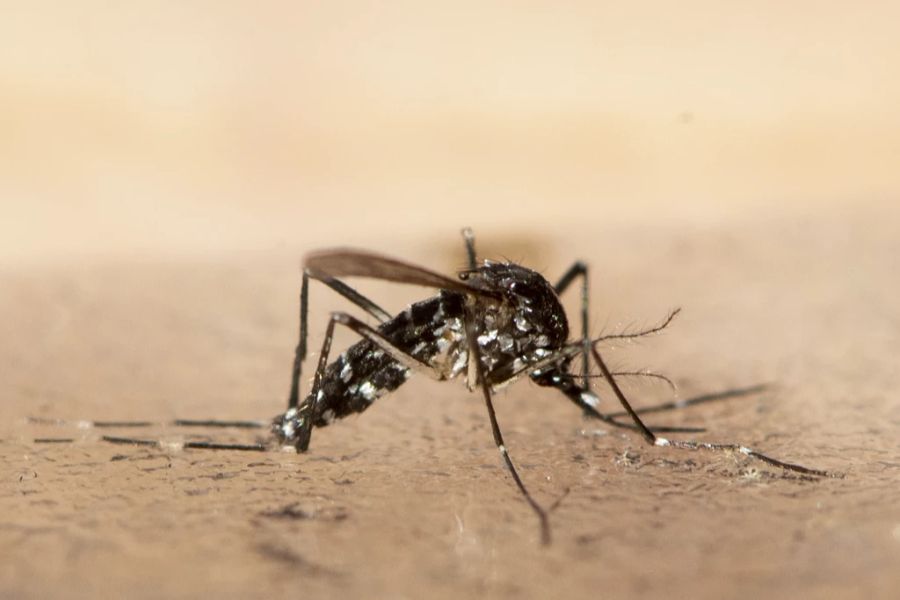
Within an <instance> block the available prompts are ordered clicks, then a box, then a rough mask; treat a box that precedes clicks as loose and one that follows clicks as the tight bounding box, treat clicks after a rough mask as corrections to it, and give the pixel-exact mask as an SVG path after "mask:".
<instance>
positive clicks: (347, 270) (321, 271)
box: [303, 248, 497, 298]
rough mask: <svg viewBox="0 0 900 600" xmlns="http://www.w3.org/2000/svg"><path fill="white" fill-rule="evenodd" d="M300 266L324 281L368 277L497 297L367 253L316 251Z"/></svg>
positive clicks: (412, 266) (437, 275)
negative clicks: (329, 278) (319, 276)
mask: <svg viewBox="0 0 900 600" xmlns="http://www.w3.org/2000/svg"><path fill="white" fill-rule="evenodd" d="M303 265H304V266H305V267H306V268H307V269H309V270H310V271H312V272H314V273H315V274H317V275H321V276H325V277H369V278H372V279H383V280H384V281H393V282H396V283H408V284H412V285H422V286H425V287H433V288H440V289H445V290H450V291H454V292H460V293H463V294H469V295H473V296H482V297H490V298H496V297H497V294H495V293H494V292H491V291H489V290H483V289H480V288H477V287H474V286H472V285H469V284H467V283H466V282H464V281H461V280H459V279H452V278H450V277H447V276H446V275H441V274H440V273H436V272H434V271H431V270H430V269H426V268H425V267H420V266H418V265H413V264H411V263H408V262H405V261H402V260H398V259H396V258H391V257H389V256H383V255H381V254H376V253H374V252H368V251H366V250H352V249H345V248H337V249H329V250H318V251H316V252H311V253H310V254H307V255H306V258H305V259H304V261H303Z"/></svg>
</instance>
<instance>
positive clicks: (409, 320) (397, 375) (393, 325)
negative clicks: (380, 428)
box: [304, 292, 468, 427]
mask: <svg viewBox="0 0 900 600" xmlns="http://www.w3.org/2000/svg"><path fill="white" fill-rule="evenodd" d="M463 305H464V298H463V297H462V296H461V295H459V294H456V293H453V292H441V294H439V295H437V296H433V297H431V298H428V299H427V300H423V301H422V302H417V303H415V304H413V305H412V306H410V307H409V308H407V309H406V310H405V311H403V312H401V313H400V314H398V315H397V316H396V317H394V318H393V319H391V320H389V321H386V322H384V323H382V324H381V325H380V326H379V327H378V331H379V332H380V333H381V334H383V335H384V336H385V337H386V338H387V339H388V340H390V341H391V342H392V343H393V344H394V345H395V346H397V348H399V349H400V350H403V351H404V352H406V353H407V354H409V355H411V356H413V357H415V358H417V359H418V360H420V361H422V362H423V363H426V364H429V365H431V366H432V367H434V368H436V369H439V370H442V371H443V372H444V375H445V378H446V379H451V378H453V377H455V376H456V375H458V374H459V372H460V371H462V370H463V369H465V366H466V360H467V356H468V353H467V352H466V347H465V333H464V330H465V327H464V325H463V320H462V319H463ZM410 375H412V372H411V371H410V369H408V368H407V367H405V366H404V365H402V364H400V363H399V362H398V361H396V360H395V359H394V358H392V357H391V356H390V355H389V354H388V353H386V352H385V351H384V350H382V349H381V348H379V347H378V346H377V345H376V344H375V343H374V342H371V341H369V340H362V341H359V342H357V343H356V344H354V345H352V346H350V347H349V348H348V349H347V350H345V351H344V352H343V353H342V354H341V355H340V356H338V357H337V359H335V360H334V362H332V363H331V364H329V365H328V367H327V368H326V369H325V374H324V376H323V379H322V388H321V390H320V392H319V394H318V396H319V397H318V401H317V402H316V404H317V410H316V413H317V415H316V417H317V418H316V419H315V420H314V421H313V425H315V426H317V427H322V426H324V425H328V424H329V423H330V422H331V421H333V420H334V419H340V418H343V417H346V416H347V415H349V414H352V413H359V412H363V411H364V410H366V409H367V408H369V406H371V405H372V403H373V402H375V400H377V399H378V398H380V397H381V396H383V395H384V394H386V393H388V392H392V391H394V390H396V389H397V388H398V387H400V386H401V385H403V383H405V382H406V380H407V379H408V378H409V377H410ZM314 400H315V399H314V398H312V397H311V396H308V397H307V398H306V400H305V401H304V404H311V403H313V402H314Z"/></svg>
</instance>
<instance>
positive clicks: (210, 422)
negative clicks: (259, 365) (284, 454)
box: [28, 417, 270, 429]
mask: <svg viewBox="0 0 900 600" xmlns="http://www.w3.org/2000/svg"><path fill="white" fill-rule="evenodd" d="M28 422H29V423H34V424H36V425H59V426H74V427H78V428H79V429H139V428H145V427H216V428H221V429H266V428H268V427H269V425H270V423H269V421H221V420H218V419H175V420H174V421H67V420H65V419H48V418H44V417H28Z"/></svg>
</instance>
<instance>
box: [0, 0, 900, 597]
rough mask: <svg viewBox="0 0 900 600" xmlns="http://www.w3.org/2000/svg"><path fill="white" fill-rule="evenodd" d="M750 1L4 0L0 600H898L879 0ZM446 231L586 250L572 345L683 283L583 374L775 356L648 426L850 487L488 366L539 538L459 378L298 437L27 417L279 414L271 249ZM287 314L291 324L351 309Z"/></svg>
mask: <svg viewBox="0 0 900 600" xmlns="http://www.w3.org/2000/svg"><path fill="white" fill-rule="evenodd" d="M770 4H771V5H770V6H767V5H766V3H756V4H754V5H753V6H744V7H742V9H741V10H737V9H736V8H735V7H734V6H727V7H726V6H725V5H723V4H721V3H718V2H695V3H685V4H681V5H679V9H678V12H668V11H665V10H663V7H662V6H648V7H645V8H628V9H612V8H609V7H602V5H599V4H598V3H595V2H583V3H573V4H572V5H571V7H570V8H569V9H567V10H565V11H564V10H562V9H559V8H555V6H556V5H555V4H552V3H543V4H542V3H529V5H528V9H527V10H526V9H523V8H521V7H517V8H516V9H511V8H509V7H508V6H505V5H504V4H503V3H499V2H496V3H472V4H471V5H468V6H467V5H465V4H459V3H454V6H457V8H454V9H452V10H451V9H433V8H425V6H429V7H430V6H431V5H430V4H428V5H426V4H423V3H407V4H402V3H397V4H392V5H391V6H390V7H384V6H381V5H376V4H372V5H371V6H368V5H366V6H364V5H363V4H362V3H335V2H329V3H309V4H295V3H285V4H283V5H282V4H277V3H267V4H266V6H267V8H258V7H253V8H252V9H250V8H247V7H248V6H249V5H246V4H243V3H235V4H233V5H229V4H227V3H222V2H215V3H209V4H206V5H205V4H203V3H193V4H190V5H189V4H186V3H185V4H182V3H172V4H169V5H166V6H167V7H162V6H160V5H159V3H155V2H146V3H141V2H129V3H121V4H110V3H100V2H82V3H46V4H43V5H42V4H41V3H38V2H31V3H24V4H20V5H18V6H17V7H15V8H13V7H6V8H4V10H3V13H4V18H3V19H0V44H2V45H3V47H2V48H0V50H2V51H0V109H2V110H0V115H2V116H0V202H2V206H0V314H2V315H3V317H4V318H3V319H0V398H2V400H0V440H2V441H0V462H2V465H0V473H3V477H2V479H0V557H2V558H0V597H15V598H19V597H25V598H43V597H48V596H57V597H121V596H123V595H127V596H129V597H163V596H165V597H172V596H174V597H196V596H200V595H201V594H203V595H206V594H210V595H215V596H218V597H235V598H238V597H247V596H251V595H257V596H263V595H265V596H297V597H303V598H319V597H322V598H325V597H337V596H341V595H343V596H347V597H375V598H419V597H426V596H427V597H444V598H458V597H465V596H468V597H496V598H521V597H535V598H536V597H558V598H579V597H581V598H595V597H602V596H606V595H608V596H611V597H639V596H644V597H659V596H661V595H667V596H673V597H685V598H687V597H692V598H737V597H747V598H750V597H763V596H765V597H781V598H795V597H799V596H803V597H814V598H872V597H876V598H895V597H897V596H898V593H900V592H898V590H900V575H898V573H900V509H898V508H897V497H898V494H897V487H898V486H897V480H898V475H900V443H898V439H900V436H898V426H900V402H898V400H897V390H898V389H900V375H898V370H897V368H896V364H897V359H896V357H897V356H898V354H900V309H898V308H897V306H898V303H897V298H898V297H900V289H898V285H897V283H896V282H897V281H898V280H900V278H898V266H897V256H898V255H900V242H898V240H900V211H898V206H900V169H897V164H898V161H900V117H898V115H900V112H898V111H897V110H896V107H897V106H900V89H898V87H897V85H898V79H897V77H896V73H897V72H900V38H898V36H897V35H896V23H897V20H898V16H900V15H898V14H897V8H896V3H884V4H879V3H864V4H860V5H859V6H858V7H853V8H849V7H842V6H841V5H840V4H835V5H834V6H833V7H828V6H827V5H825V4H823V3H810V4H809V5H807V6H803V3H799V4H798V3H793V4H792V5H791V7H790V8H787V7H785V6H784V5H783V3H775V2H773V3H770ZM462 225H472V226H473V227H475V229H476V232H477V234H478V235H479V241H480V245H481V247H482V249H483V251H484V253H485V254H486V255H490V256H507V257H509V258H512V259H515V260H517V261H522V262H523V263H525V264H528V265H530V266H533V267H536V268H538V269H540V270H542V271H543V272H545V273H547V274H548V276H555V275H556V274H558V273H559V272H561V271H562V269H564V268H565V267H566V266H567V265H568V263H569V262H570V261H571V260H573V259H574V258H583V259H586V260H587V261H588V262H590V264H591V265H592V266H593V268H594V272H593V281H594V292H595V295H594V298H593V302H592V313H593V315H594V328H593V329H594V331H595V333H599V332H600V331H603V330H606V331H608V330H612V329H616V328H618V327H621V326H628V325H629V324H638V325H640V324H650V323H653V322H655V321H656V320H657V319H658V318H660V317H661V316H662V315H664V314H665V313H666V311H667V310H668V309H670V308H672V307H674V306H682V307H683V308H684V313H683V314H682V315H681V316H680V317H679V319H678V321H677V322H676V323H675V324H674V325H673V327H672V328H671V329H670V330H669V331H668V332H667V333H666V334H665V335H663V336H660V337H657V338H653V339H650V340H646V341H645V342H642V343H641V344H638V345H634V346H628V347H623V348H617V349H614V350H610V351H609V352H608V353H607V354H608V357H609V359H610V361H611V362H612V363H613V364H615V365H618V366H622V367H626V368H651V369H654V370H658V371H662V372H664V373H666V374H668V375H670V376H671V377H673V378H674V379H675V380H676V382H677V383H678V384H679V386H680V395H681V397H683V398H689V397H691V396H694V395H696V394H702V393H706V392H714V391H719V390H724V389H728V388H731V387H734V386H744V385H752V384H757V383H761V382H772V383H774V384H775V385H774V386H773V387H772V388H771V389H770V390H769V391H767V392H764V393H761V394H757V395H755V396H750V397H746V398H742V399H739V400H733V401H730V402H726V403H719V404H712V405H706V406H703V407H695V408H691V409H689V410H685V411H683V412H680V413H674V414H669V415H666V416H659V417H656V418H655V419H653V420H652V421H653V422H656V423H664V422H665V423H684V424H693V425H701V426H704V427H707V428H709V432H708V433H707V434H706V437H708V438H710V439H715V440H722V441H739V442H743V443H745V444H748V445H751V446H753V447H755V448H758V449H760V450H764V451H768V452H770V453H771V454H773V455H775V456H777V457H780V458H784V459H787V460H795V461H798V462H802V463H804V464H807V465H810V466H815V467H823V468H829V469H836V470H839V471H842V472H845V473H846V475H847V476H846V477H845V478H844V479H833V480H825V481H819V482H808V481H803V480H798V479H797V478H793V477H785V476H783V474H782V473H780V472H779V471H777V470H771V469H762V468H759V467H758V466H757V465H753V464H749V463H746V462H743V461H739V460H737V459H736V458H734V457H728V456H715V455H706V454H689V453H684V452H677V451H662V450H657V449H652V448H646V447H644V445H643V444H642V443H641V441H640V440H639V439H638V438H636V437H634V436H630V435H625V436H623V435H620V434H619V433H616V432H612V433H607V434H605V435H602V434H599V433H597V430H596V428H595V427H594V426H593V424H591V423H586V422H584V421H582V420H581V418H580V416H579V414H578V411H576V410H574V409H573V408H572V407H571V406H570V405H569V403H568V402H567V401H565V400H563V399H560V398H559V397H558V396H557V395H555V394H553V393H551V392H549V391H547V390H543V389H539V388H537V387H535V386H533V385H531V384H529V383H526V382H522V383H519V384H517V385H515V386H513V387H512V388H510V389H509V390H508V391H507V392H504V393H503V394H501V395H500V396H499V397H498V399H497V407H498V412H499V417H500V420H501V424H502V425H503V427H504V430H505V432H506V435H507V438H508V439H507V441H508V443H509V446H510V449H511V452H512V455H513V457H514V459H515V460H516V461H517V463H518V464H519V465H520V466H521V470H522V474H523V476H524V478H525V479H526V481H527V482H528V484H529V486H530V487H531V488H532V490H533V491H534V493H535V495H536V496H537V498H538V499H539V500H540V501H541V502H542V503H544V504H551V503H552V502H553V501H554V500H555V499H557V498H558V497H559V496H560V495H561V494H562V493H563V491H564V490H566V489H569V490H570V493H569V494H568V496H566V497H565V499H564V500H563V501H562V503H561V504H560V506H559V508H558V509H557V510H556V511H555V512H554V513H553V515H552V517H551V520H552V526H553V533H554V544H553V545H552V546H551V547H550V548H541V547H540V546H539V545H538V543H537V542H538V531H537V525H536V523H535V519H534V516H533V515H532V514H531V512H530V511H529V509H528V507H527V506H526V505H525V504H524V503H523V501H522V500H521V498H520V497H519V496H518V495H517V494H516V491H515V489H514V487H513V486H512V484H511V483H510V481H509V478H508V476H507V475H506V474H505V472H504V471H503V469H502V468H501V465H500V462H499V458H498V457H497V454H496V450H495V449H494V447H493V444H492V441H491V439H490V432H489V428H488V423H487V420H486V416H485V414H484V409H483V406H482V403H481V400H480V399H479V398H478V396H476V395H471V394H468V393H467V392H466V391H465V389H464V387H463V386H462V385H461V384H460V383H459V382H455V383H450V384H436V383H432V382H429V381H420V380H414V381H412V382H410V383H409V384H408V385H406V386H404V387H403V388H402V389H401V390H399V391H398V392H397V393H395V394H393V395H391V396H390V397H387V398H384V399H382V400H380V401H379V402H378V404H377V405H376V406H375V407H374V408H372V409H371V410H370V411H369V412H368V413H367V414H365V415H362V416H361V417H360V418H354V419H349V420H347V421H346V422H342V423H339V424H336V425H335V426H334V427H332V428H330V429H328V430H322V431H318V432H316V434H315V435H314V438H313V445H312V451H311V453H310V454H307V455H303V456H296V455H290V454H282V453H270V454H263V455H255V454H254V455H246V454H238V453H208V452H191V451H185V452H177V451H173V452H160V451H147V450H140V449H131V448H122V447H113V446H108V445H104V444H102V443H100V442H99V441H98V440H97V439H96V434H95V433H94V432H91V431H80V430H78V429H76V428H74V427H69V428H65V427H63V428H53V427H37V426H34V425H27V424H25V423H24V422H23V418H24V417H25V416H27V415H36V416H52V417H62V418H67V419H85V418H103V419H135V418H141V419H145V418H146V419H168V418H172V417H175V416H179V417H209V416H215V417H219V418H268V417H270V416H273V415H274V414H276V413H277V412H278V411H279V410H282V409H283V398H284V396H285V393H286V388H287V384H288V381H287V379H288V371H289V367H290V362H291V352H292V349H293V346H294V344H295V342H296V340H295V337H294V336H295V331H296V309H297V307H296V297H297V293H298V288H299V274H298V268H297V267H298V263H299V257H300V256H301V255H302V253H303V252H304V251H306V250H309V249H312V248H314V247H317V246H321V245H326V244H353V245H360V246H366V247H371V248H374V249H378V250H381V251H384V252H388V253H391V254H395V255H399V256H405V257H409V258H411V259H414V260H417V261H420V262H422V263H423V264H426V265H429V266H432V267H434V268H439V269H443V270H445V271H447V272H451V271H452V270H453V269H454V268H455V267H457V266H459V265H460V263H461V262H462V248H461V244H460V241H459V237H458V233H457V231H458V229H459V227H460V226H462ZM361 289H363V290H365V291H366V292H369V293H371V295H372V296H373V297H374V298H376V299H377V300H379V301H380V302H383V303H384V304H385V305H387V306H389V307H391V308H393V309H398V310H399V309H400V308H401V307H402V306H403V305H404V304H405V303H406V302H408V301H411V300H414V299H417V298H420V297H421V296H422V294H425V293H427V291H423V290H419V289H415V288H409V289H396V288H391V287H389V286H383V285H377V284H374V285H370V284H365V285H361ZM575 301H576V298H575V297H574V295H573V297H571V298H567V302H568V303H569V305H570V306H572V305H573V304H574V303H575ZM313 303H314V307H313V311H314V312H313V324H314V327H315V331H314V333H315V334H316V335H314V337H313V339H314V340H315V343H318V340H319V339H320V337H319V334H320V333H321V329H322V323H323V319H324V315H325V314H326V312H327V311H328V310H329V309H331V308H333V307H336V306H344V304H343V303H341V302H339V301H337V300H335V299H334V297H333V296H332V295H330V294H329V293H328V292H327V291H323V290H318V289H317V290H315V292H314V293H313ZM341 339H342V341H343V342H346V341H347V340H348V339H349V338H348V337H347V336H343V337H342V338H341ZM626 389H627V391H628V393H630V394H631V395H632V397H633V398H634V399H635V401H636V402H637V403H639V404H648V403H652V402H655V401H661V400H664V399H666V398H668V393H667V391H666V390H665V389H663V388H661V387H658V386H655V385H652V384H648V383H646V382H644V383H641V382H632V383H630V384H629V385H627V387H626ZM606 406H607V407H609V408H610V409H612V407H613V403H612V402H611V401H609V402H607V404H606ZM196 433H197V434H202V433H208V432H196ZM179 434H180V432H175V431H165V430H159V429H157V430H153V431H151V432H150V433H148V434H147V435H153V436H157V437H162V438H165V439H177V437H178V435H179ZM210 435H213V436H215V437H216V438H217V439H218V438H223V439H225V438H228V437H229V434H228V433H227V432H212V433H211V434H210ZM40 436H74V437H76V438H78V439H79V441H78V442H77V443H76V444H73V445H40V444H34V443H33V442H32V440H33V439H34V438H35V437H40ZM236 437H238V438H240V439H248V438H249V439H252V436H236Z"/></svg>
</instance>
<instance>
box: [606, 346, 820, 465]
mask: <svg viewBox="0 0 900 600" xmlns="http://www.w3.org/2000/svg"><path fill="white" fill-rule="evenodd" d="M591 354H592V355H593V357H594V361H595V362H596V363H597V366H598V367H600V371H601V372H602V373H603V376H604V377H605V378H606V381H607V383H609V387H610V388H612V390H613V393H615V395H616V398H618V399H619V402H621V403H622V407H623V408H624V409H625V412H626V413H628V416H630V417H631V419H632V421H634V424H635V425H636V426H637V428H638V431H639V432H640V433H641V435H642V436H643V437H644V439H645V440H646V441H647V443H648V444H651V445H653V446H662V447H665V446H671V447H673V448H681V449H685V450H718V451H725V452H729V451H730V452H740V453H741V454H743V455H745V456H749V457H751V458H755V459H756V460H759V461H761V462H764V463H767V464H770V465H774V466H776V467H781V468H782V469H785V470H786V471H793V472H795V473H801V474H803V475H813V476H817V477H831V476H832V474H831V473H829V472H828V471H822V470H820V469H810V468H809V467H804V466H802V465H797V464H794V463H788V462H784V461H781V460H778V459H776V458H772V457H770V456H767V455H765V454H762V453H761V452H757V451H755V450H751V449H750V448H747V447H746V446H741V445H740V444H713V443H708V442H697V441H692V440H668V439H666V438H663V437H658V436H656V435H654V433H653V432H652V431H650V430H649V429H648V428H647V426H646V425H644V422H643V421H641V418H640V417H639V416H638V414H637V412H636V411H635V410H634V409H633V408H632V407H631V404H630V403H629V402H628V399H627V398H625V394H623V393H622V390H621V388H619V384H618V383H616V380H615V378H614V377H613V376H612V374H611V373H610V371H609V368H607V366H606V363H605V362H604V361H603V358H602V357H601V356H600V353H599V352H598V351H597V349H596V348H594V347H593V346H592V347H591Z"/></svg>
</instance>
